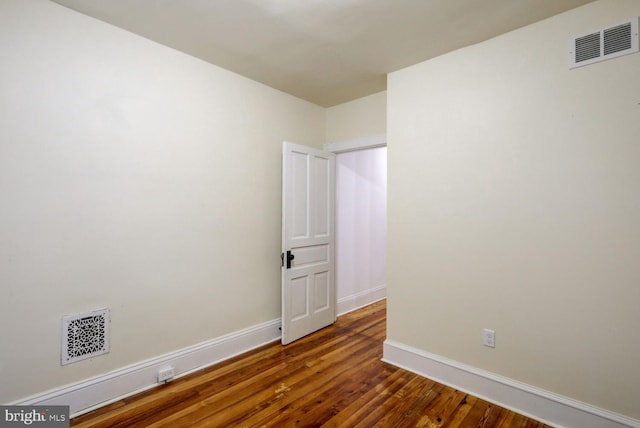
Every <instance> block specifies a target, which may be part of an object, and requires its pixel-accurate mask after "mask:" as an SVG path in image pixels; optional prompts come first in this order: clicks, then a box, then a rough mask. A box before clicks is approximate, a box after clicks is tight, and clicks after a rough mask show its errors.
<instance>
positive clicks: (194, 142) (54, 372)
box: [0, 0, 325, 403]
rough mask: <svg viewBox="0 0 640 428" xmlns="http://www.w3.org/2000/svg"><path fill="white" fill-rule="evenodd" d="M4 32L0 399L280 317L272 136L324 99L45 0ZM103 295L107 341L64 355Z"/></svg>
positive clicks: (17, 15)
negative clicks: (103, 349) (70, 327)
mask: <svg viewBox="0 0 640 428" xmlns="http://www.w3.org/2000/svg"><path fill="white" fill-rule="evenodd" d="M0 46H1V49H0V50H1V51H2V54H1V58H2V59H1V63H2V66H0V93H1V96H0V195H1V198H2V200H1V202H0V203H1V205H2V208H1V209H0V284H1V286H0V325H2V326H3V327H2V346H1V347H0V378H1V379H2V382H1V386H0V402H1V403H4V402H9V401H13V400H18V399H21V398H23V397H26V396H29V395H31V394H36V393H41V392H43V391H46V390H48V389H50V388H54V387H60V386H62V385H65V384H68V383H70V382H75V381H78V380H84V379H87V378H89V377H92V376H95V375H98V374H102V373H106V372H108V371H110V370H113V369H116V368H120V367H123V366H126V365H129V364H133V363H137V362H140V361H142V360H144V359H147V358H150V357H155V356H159V355H162V354H164V353H167V352H170V351H173V350H177V349H180V348H183V347H186V346H190V345H193V344H196V343H199V342H201V341H205V340H209V339H212V338H215V337H219V336H221V335H223V334H226V333H229V332H232V331H237V330H240V329H242V328H245V327H249V326H253V325H256V324H259V323H262V322H266V321H270V320H274V319H277V318H279V317H280V257H279V256H280V239H281V238H280V203H279V202H278V201H280V170H281V160H280V158H281V143H282V141H283V140H290V141H296V142H298V143H301V144H306V145H312V146H316V147H321V146H322V143H324V142H325V111H324V109H323V108H320V107H318V106H315V105H312V104H310V103H307V102H305V101H302V100H299V99H296V98H294V97H291V96H289V95H286V94H284V93H281V92H278V91H275V90H273V89H270V88H268V87H266V86H263V85H261V84H258V83H256V82H253V81H251V80H248V79H246V78H243V77H240V76H238V75H235V74H233V73H230V72H227V71H225V70H222V69H220V68H217V67H215V66H212V65H210V64H207V63H204V62H202V61H199V60H197V59H194V58H192V57H189V56H187V55H184V54H182V53H179V52H177V51H175V50H172V49H169V48H166V47H162V46H160V45H158V44H155V43H152V42H150V41H148V40H146V39H143V38H140V37H137V36H134V35H132V34H131V33H128V32H125V31H123V30H120V29H117V28H115V27H112V26H109V25H106V24H103V23H101V22H99V21H96V20H93V19H91V18H87V17H85V16H83V15H80V14H77V13H75V12H72V11H70V10H68V9H65V8H63V7H61V6H59V5H57V4H54V3H51V2H49V1H45V0H29V1H24V0H3V1H2V2H0ZM274 201H275V202H274ZM102 307H109V308H111V310H112V313H111V317H112V322H111V352H110V353H109V354H108V355H104V356H101V357H99V358H94V359H90V360H86V361H82V362H79V363H76V364H72V365H69V366H65V367H64V368H63V367H61V366H60V342H61V339H60V334H61V333H60V332H61V318H62V316H63V315H65V314H73V313H82V312H86V311H89V310H93V309H97V308H102Z"/></svg>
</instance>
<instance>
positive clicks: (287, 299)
mask: <svg viewBox="0 0 640 428" xmlns="http://www.w3.org/2000/svg"><path fill="white" fill-rule="evenodd" d="M282 163H283V168H282V189H283V191H282V252H283V266H282V343H283V344H287V343H290V342H292V341H293V340H296V339H298V338H300V337H303V336H306V335H307V334H309V333H312V332H314V331H316V330H319V329H320V328H323V327H326V326H327V325H330V324H332V323H333V322H334V321H335V319H336V315H335V312H336V311H335V308H336V302H335V272H334V250H333V249H334V235H335V232H334V230H335V229H334V206H335V202H334V198H335V155H334V154H333V153H329V152H324V151H321V150H317V149H313V148H310V147H305V146H301V145H298V144H293V143H286V142H285V143H284V144H283V162H282ZM287 252H290V253H291V255H292V257H293V258H292V260H291V267H290V268H287V262H286V254H287Z"/></svg>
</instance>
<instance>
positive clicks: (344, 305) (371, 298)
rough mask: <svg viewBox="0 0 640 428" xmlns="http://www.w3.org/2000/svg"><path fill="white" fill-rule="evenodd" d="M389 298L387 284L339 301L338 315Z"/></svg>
mask: <svg viewBox="0 0 640 428" xmlns="http://www.w3.org/2000/svg"><path fill="white" fill-rule="evenodd" d="M386 297H387V284H383V285H380V286H378V287H375V288H372V289H370V290H366V291H361V292H360V293H356V294H353V295H351V296H347V297H342V298H340V299H338V306H337V308H336V309H337V313H338V315H344V314H346V313H347V312H351V311H355V310H356V309H359V308H362V307H363V306H367V305H370V304H372V303H374V302H377V301H378V300H382V299H384V298H386Z"/></svg>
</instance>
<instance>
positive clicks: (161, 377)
mask: <svg viewBox="0 0 640 428" xmlns="http://www.w3.org/2000/svg"><path fill="white" fill-rule="evenodd" d="M174 376H175V370H174V369H173V367H172V366H167V367H163V368H161V369H160V370H158V383H161V382H164V383H167V382H169V381H170V380H171V379H173V377H174Z"/></svg>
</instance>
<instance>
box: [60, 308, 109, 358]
mask: <svg viewBox="0 0 640 428" xmlns="http://www.w3.org/2000/svg"><path fill="white" fill-rule="evenodd" d="M109 323H110V314H109V309H101V310H98V311H93V312H89V313H86V314H80V315H67V316H65V317H63V318H62V365H63V366H64V365H65V364H70V363H75V362H76V361H80V360H84V359H87V358H91V357H95V356H97V355H102V354H106V353H107V352H109Z"/></svg>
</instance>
